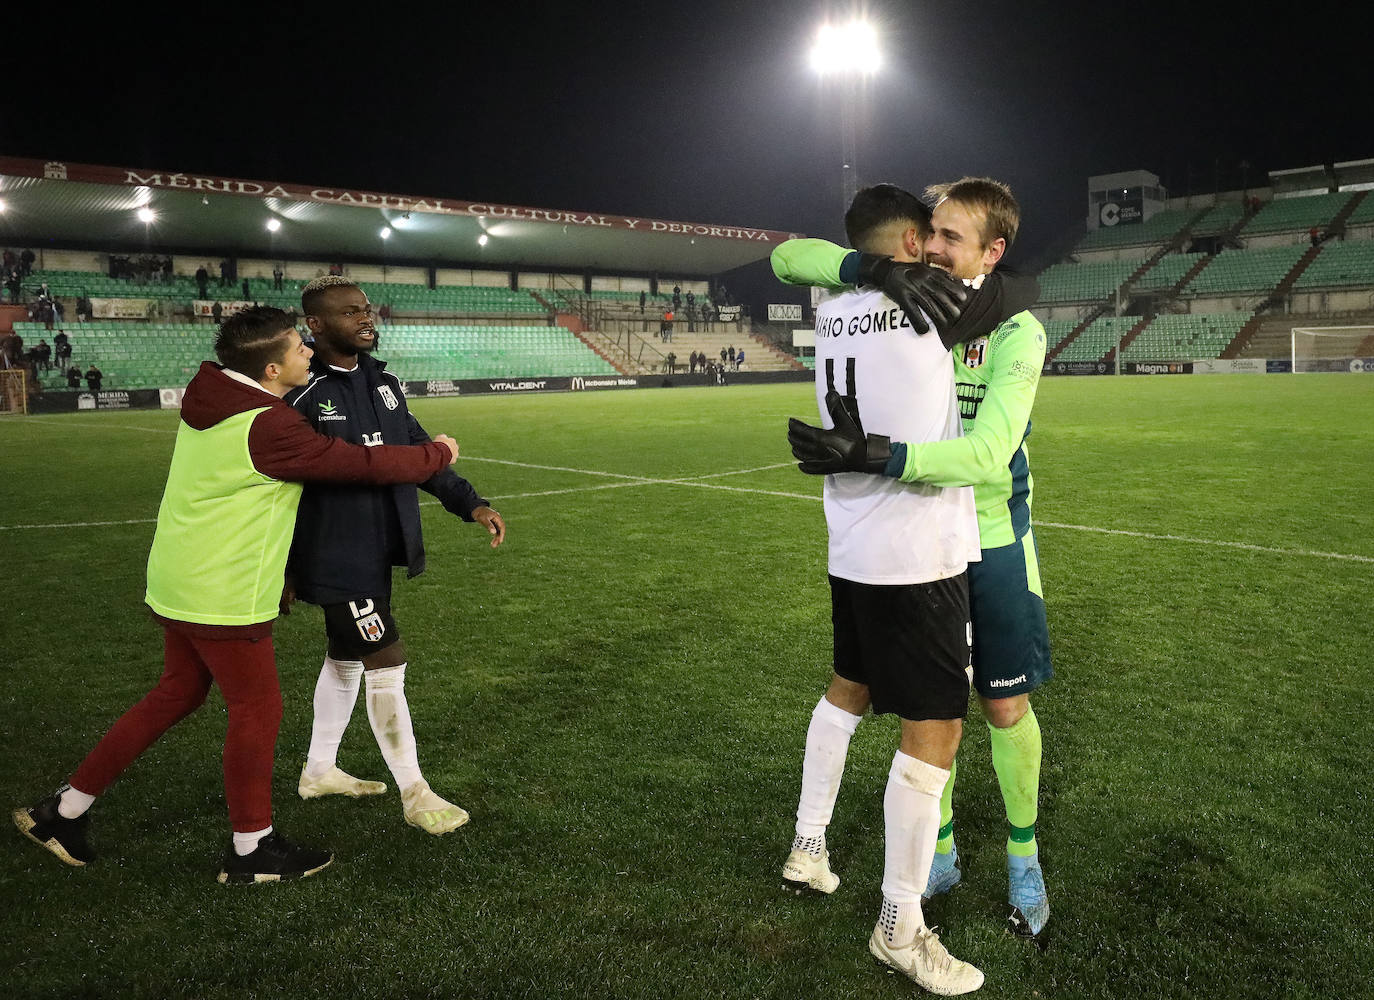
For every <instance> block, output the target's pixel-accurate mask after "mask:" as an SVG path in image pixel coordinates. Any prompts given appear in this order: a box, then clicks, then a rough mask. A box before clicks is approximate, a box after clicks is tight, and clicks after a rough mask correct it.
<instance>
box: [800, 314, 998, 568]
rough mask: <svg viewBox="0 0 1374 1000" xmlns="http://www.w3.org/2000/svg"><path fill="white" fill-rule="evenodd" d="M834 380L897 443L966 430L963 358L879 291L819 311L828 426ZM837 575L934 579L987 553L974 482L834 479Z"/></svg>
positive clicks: (874, 428)
mask: <svg viewBox="0 0 1374 1000" xmlns="http://www.w3.org/2000/svg"><path fill="white" fill-rule="evenodd" d="M832 383H833V386H834V389H835V391H836V392H838V393H840V395H842V396H843V395H848V394H853V395H855V396H857V398H858V403H859V419H860V420H861V421H862V422H863V426H864V431H865V432H866V433H870V434H886V435H887V436H888V437H889V438H891V439H892V440H893V441H943V440H946V439H948V438H956V437H959V436H961V435H962V434H963V429H962V426H961V423H960V420H959V406H958V401H957V398H956V396H955V391H954V363H953V361H952V360H951V359H950V355H949V351H947V350H946V349H945V347H944V345H943V344H941V343H940V338H939V336H938V335H937V334H936V333H935V332H934V330H933V329H932V331H931V332H930V333H927V334H917V333H916V331H915V330H914V329H912V327H911V324H910V322H909V321H908V320H907V318H906V316H905V315H904V314H903V313H902V310H901V309H900V308H898V306H897V305H896V304H895V303H894V302H893V301H892V300H891V299H889V298H887V296H885V295H883V293H882V292H879V291H871V290H856V291H849V292H843V293H841V294H838V295H832V296H829V297H828V298H826V299H825V300H823V301H822V302H821V304H820V306H819V307H818V308H817V309H816V401H817V404H818V405H819V407H820V411H821V421H822V423H823V425H824V426H825V427H827V428H828V427H833V426H834V422H833V421H832V420H831V419H830V414H829V413H828V412H827V411H826V408H825V394H826V392H827V391H828V390H829V389H830V387H831V385H832ZM824 492H825V520H826V525H827V526H828V527H829V529H830V574H831V576H837V577H840V578H842V579H845V580H853V581H855V582H857V583H872V584H884V585H897V584H911V583H929V582H931V581H932V580H943V579H946V578H947V577H951V576H956V575H958V574H959V573H962V572H963V571H964V570H965V569H967V568H968V564H969V563H970V562H976V561H977V560H978V559H979V558H980V550H979V543H978V516H977V512H976V510H975V507H974V502H973V487H971V486H961V487H953V488H941V487H937V486H929V485H926V484H924V483H903V482H902V481H901V480H898V479H892V478H889V477H887V476H874V475H869V474H866V473H858V472H842V473H839V474H838V475H832V476H826V477H825V491H824Z"/></svg>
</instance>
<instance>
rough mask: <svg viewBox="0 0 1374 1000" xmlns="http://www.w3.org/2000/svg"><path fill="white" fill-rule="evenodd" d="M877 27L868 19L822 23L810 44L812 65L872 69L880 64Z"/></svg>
mask: <svg viewBox="0 0 1374 1000" xmlns="http://www.w3.org/2000/svg"><path fill="white" fill-rule="evenodd" d="M882 61H883V56H882V52H881V51H880V50H879V48H878V30H877V29H876V28H874V27H873V25H871V24H869V23H868V22H867V21H850V22H849V23H848V24H823V25H821V27H820V31H818V32H817V33H816V41H815V43H814V44H813V45H812V46H811V68H812V69H814V70H815V71H816V72H817V73H820V74H822V75H825V74H828V73H874V72H877V70H878V68H879V67H880V66H881V65H882Z"/></svg>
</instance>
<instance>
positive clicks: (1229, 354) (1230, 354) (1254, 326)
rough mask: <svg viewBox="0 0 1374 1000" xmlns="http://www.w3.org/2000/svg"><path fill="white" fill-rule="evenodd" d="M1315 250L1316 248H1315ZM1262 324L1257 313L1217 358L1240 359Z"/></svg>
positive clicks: (1247, 321)
mask: <svg viewBox="0 0 1374 1000" xmlns="http://www.w3.org/2000/svg"><path fill="white" fill-rule="evenodd" d="M1313 249H1316V248H1315V247H1314V248H1313ZM1260 322H1261V319H1260V316H1259V314H1258V313H1256V314H1255V315H1254V316H1251V317H1250V318H1249V319H1248V320H1246V322H1245V325H1244V326H1242V327H1241V328H1240V330H1239V331H1237V333H1236V335H1235V337H1233V338H1232V340H1231V342H1230V343H1229V344H1227V345H1226V346H1225V347H1223V348H1222V350H1221V353H1220V354H1219V355H1217V356H1218V357H1221V358H1238V357H1240V356H1241V354H1242V353H1243V352H1244V351H1245V348H1246V346H1247V345H1249V343H1250V341H1251V339H1252V338H1253V337H1254V336H1255V334H1256V333H1257V332H1258V331H1259V328H1260Z"/></svg>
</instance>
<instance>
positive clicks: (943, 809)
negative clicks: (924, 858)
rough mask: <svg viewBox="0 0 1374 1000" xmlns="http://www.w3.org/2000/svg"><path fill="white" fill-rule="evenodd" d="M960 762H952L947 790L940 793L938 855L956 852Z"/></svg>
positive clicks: (936, 851)
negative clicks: (956, 791) (956, 790)
mask: <svg viewBox="0 0 1374 1000" xmlns="http://www.w3.org/2000/svg"><path fill="white" fill-rule="evenodd" d="M958 767H959V762H958V761H957V760H955V761H951V762H950V765H949V780H948V781H946V782H945V790H944V791H943V792H941V793H940V839H939V840H937V841H935V853H936V854H948V853H949V852H950V851H952V850H954V775H955V774H956V773H957V772H958Z"/></svg>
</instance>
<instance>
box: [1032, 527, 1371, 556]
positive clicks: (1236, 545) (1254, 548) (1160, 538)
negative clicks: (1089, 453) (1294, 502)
mask: <svg viewBox="0 0 1374 1000" xmlns="http://www.w3.org/2000/svg"><path fill="white" fill-rule="evenodd" d="M1033 526H1034V527H1036V528H1063V529H1065V530H1068V531H1091V532H1093V533H1094V534H1098V535H1126V536H1127V537H1129V538H1146V539H1149V540H1151V541H1155V542H1188V543H1190V544H1192V545H1216V546H1220V547H1222V548H1227V549H1243V550H1244V551H1247V552H1270V553H1273V554H1275V555H1281V556H1311V557H1314V558H1317V559H1340V560H1343V561H1345V562H1363V563H1374V556H1357V555H1353V554H1352V553H1349V552H1319V551H1317V550H1315V549H1281V548H1277V547H1276V546H1272V545H1251V544H1250V543H1249V542H1227V541H1223V540H1221V539H1217V538H1191V537H1189V536H1188V535H1162V534H1157V533H1155V532H1151V531H1127V530H1126V529H1124V528H1097V527H1093V526H1092V525H1089V524H1056V523H1055V522H1054V521H1036V522H1034V525H1033Z"/></svg>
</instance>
